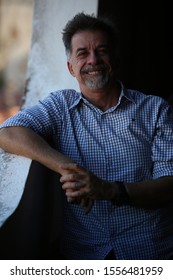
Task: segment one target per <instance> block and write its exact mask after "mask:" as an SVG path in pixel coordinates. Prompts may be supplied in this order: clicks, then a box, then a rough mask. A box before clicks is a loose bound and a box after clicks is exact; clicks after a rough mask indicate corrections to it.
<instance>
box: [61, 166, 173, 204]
mask: <svg viewBox="0 0 173 280" xmlns="http://www.w3.org/2000/svg"><path fill="white" fill-rule="evenodd" d="M62 168H64V169H65V170H66V171H67V170H68V171H70V172H68V174H65V175H63V176H62V177H61V179H60V181H61V182H62V183H63V189H64V190H65V191H66V195H67V196H70V197H73V198H78V197H82V196H88V197H91V198H92V199H98V200H112V201H116V197H118V196H119V186H118V184H117V183H116V182H108V181H104V180H101V179H100V178H98V177H96V176H95V175H94V174H92V173H91V172H88V171H87V170H85V169H84V168H82V167H80V166H77V165H75V164H67V165H63V166H62ZM70 173H71V174H70ZM76 182H80V185H81V187H80V188H77V187H76V185H75V184H76ZM124 186H125V189H126V191H127V194H128V196H129V203H130V204H131V205H133V206H136V207H140V208H146V209H157V208H160V207H163V206H165V205H166V204H168V203H171V202H173V177H172V176H167V177H161V178H159V179H155V180H151V181H146V182H138V183H124ZM115 204H116V203H115Z"/></svg>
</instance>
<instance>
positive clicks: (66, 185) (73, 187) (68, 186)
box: [62, 181, 85, 190]
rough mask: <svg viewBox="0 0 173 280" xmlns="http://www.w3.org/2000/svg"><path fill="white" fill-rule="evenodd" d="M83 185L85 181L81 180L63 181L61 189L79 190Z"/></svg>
mask: <svg viewBox="0 0 173 280" xmlns="http://www.w3.org/2000/svg"><path fill="white" fill-rule="evenodd" d="M84 186H85V183H84V182H81V181H77V182H65V183H64V184H63V185H62V189H63V190H68V189H71V190H79V189H80V188H83V187H84Z"/></svg>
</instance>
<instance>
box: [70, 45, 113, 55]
mask: <svg viewBox="0 0 173 280" xmlns="http://www.w3.org/2000/svg"><path fill="white" fill-rule="evenodd" d="M99 48H108V44H101V45H98V46H97V48H96V49H99ZM84 50H87V48H85V47H84V48H78V49H77V50H76V52H75V54H77V53H78V52H80V51H84Z"/></svg>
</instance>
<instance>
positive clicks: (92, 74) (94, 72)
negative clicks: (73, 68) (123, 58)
mask: <svg viewBox="0 0 173 280" xmlns="http://www.w3.org/2000/svg"><path fill="white" fill-rule="evenodd" d="M102 73H103V71H102V70H96V71H88V72H86V73H85V74H87V75H89V76H95V75H100V74H102Z"/></svg>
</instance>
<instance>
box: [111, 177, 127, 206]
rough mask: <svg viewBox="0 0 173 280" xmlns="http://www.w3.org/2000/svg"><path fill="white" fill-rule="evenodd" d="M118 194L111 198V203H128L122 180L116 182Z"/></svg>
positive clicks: (118, 204)
mask: <svg viewBox="0 0 173 280" xmlns="http://www.w3.org/2000/svg"><path fill="white" fill-rule="evenodd" d="M116 185H117V187H118V194H116V196H115V197H114V198H113V199H112V203H113V204H114V205H117V206H121V205H125V204H130V197H129V195H128V192H127V190H126V187H125V184H124V183H123V182H118V181H117V182H116Z"/></svg>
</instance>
